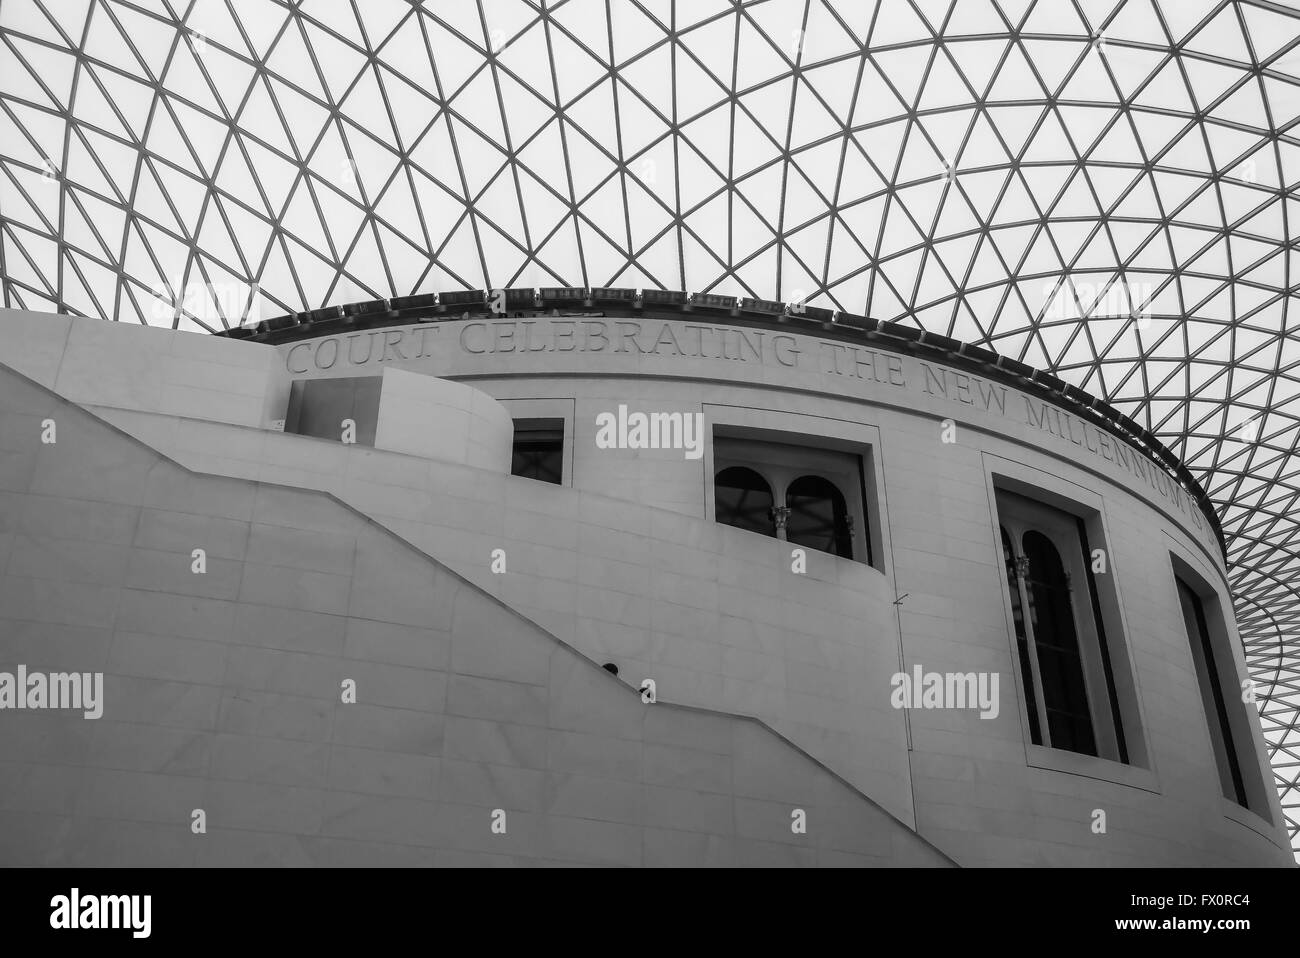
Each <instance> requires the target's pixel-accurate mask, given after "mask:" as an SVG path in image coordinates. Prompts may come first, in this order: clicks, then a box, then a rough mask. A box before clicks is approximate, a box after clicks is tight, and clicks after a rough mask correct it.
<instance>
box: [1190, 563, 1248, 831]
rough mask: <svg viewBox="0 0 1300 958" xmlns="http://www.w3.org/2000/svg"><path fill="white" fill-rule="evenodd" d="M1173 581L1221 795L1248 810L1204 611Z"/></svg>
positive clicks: (1192, 594)
mask: <svg viewBox="0 0 1300 958" xmlns="http://www.w3.org/2000/svg"><path fill="white" fill-rule="evenodd" d="M1176 581H1177V583H1178V599H1179V601H1180V602H1181V603H1182V607H1183V621H1184V622H1185V623H1186V625H1187V638H1188V641H1189V642H1191V644H1192V660H1193V662H1194V663H1195V665H1196V673H1197V674H1196V678H1197V680H1198V684H1199V685H1200V686H1201V696H1202V698H1203V699H1204V701H1205V717H1206V718H1207V719H1208V720H1209V723H1210V740H1211V742H1212V744H1213V746H1214V758H1215V761H1216V763H1217V764H1218V766H1219V781H1220V783H1221V784H1222V786H1223V795H1224V797H1225V798H1229V799H1232V800H1233V801H1235V802H1236V803H1237V804H1238V805H1241V806H1242V807H1243V808H1248V807H1249V806H1248V805H1247V802H1246V785H1245V781H1244V780H1243V779H1242V777H1241V763H1240V761H1239V760H1238V758H1237V747H1236V744H1235V742H1234V741H1233V738H1232V726H1231V725H1230V724H1229V722H1228V704H1227V701H1226V700H1225V699H1224V697H1223V686H1222V685H1221V684H1220V682H1219V670H1218V668H1217V667H1216V664H1215V661H1214V647H1213V645H1212V644H1211V642H1210V630H1209V627H1208V626H1207V625H1206V622H1205V609H1204V607H1203V606H1202V605H1201V597H1200V596H1198V595H1197V594H1196V593H1195V592H1193V591H1192V589H1191V587H1190V586H1188V585H1187V583H1186V582H1184V581H1183V580H1182V579H1177V580H1176Z"/></svg>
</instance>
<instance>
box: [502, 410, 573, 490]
mask: <svg viewBox="0 0 1300 958" xmlns="http://www.w3.org/2000/svg"><path fill="white" fill-rule="evenodd" d="M510 473H511V475H515V476H522V477H523V478H525V479H539V480H541V481H542V482H553V483H555V484H556V485H559V484H561V483H562V482H563V481H564V427H563V425H561V426H560V427H559V428H555V427H549V426H548V427H534V426H525V425H521V424H519V423H516V424H515V442H514V455H513V457H512V458H511V461H510Z"/></svg>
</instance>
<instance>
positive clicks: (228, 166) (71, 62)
mask: <svg viewBox="0 0 1300 958" xmlns="http://www.w3.org/2000/svg"><path fill="white" fill-rule="evenodd" d="M1297 17H1298V14H1297V12H1296V11H1295V10H1294V9H1292V8H1291V7H1290V6H1288V5H1286V4H1283V3H1276V2H1268V0H1159V2H1155V0H961V2H960V3H953V2H951V0H755V2H736V3H733V2H731V0H690V2H675V0H562V2H550V0H537V2H532V0H492V2H491V3H487V2H483V0H480V2H478V3H470V2H468V0H436V2H434V0H430V2H427V3H425V4H423V5H418V4H410V3H407V2H405V0H366V2H365V3H364V4H362V3H361V2H360V0H348V2H342V0H303V2H301V3H288V2H282V0H190V2H179V0H177V2H170V0H129V2H128V0H69V2H57V3H56V2H53V0H4V2H3V3H0V144H2V145H0V276H2V277H3V301H4V304H5V305H6V306H11V307H21V308H30V309H38V310H49V311H57V312H67V313H77V314H86V315H91V316H100V317H109V318H114V319H117V320H119V321H125V322H138V323H148V324H154V325H164V326H173V327H178V328H193V329H222V328H225V327H227V326H231V325H238V324H240V323H243V322H249V321H252V320H256V319H258V318H263V317H264V316H269V315H274V314H277V313H282V312H287V311H296V310H302V309H311V308H316V307H319V306H322V305H328V304H332V303H339V302H346V301H353V300H360V299H368V298H376V297H390V296H398V295H405V294H410V293H415V292H425V291H429V290H440V289H454V288H466V287H468V288H485V287H494V286H513V285H534V286H541V285H562V286H569V285H582V286H601V285H609V286H620V285H622V286H633V287H655V288H666V289H688V290H695V291H700V292H714V293H723V294H739V295H745V296H753V297H756V298H761V299H774V300H784V301H788V302H794V301H799V302H806V303H808V304H810V305H821V306H829V307H832V308H838V309H842V310H846V311H849V312H855V313H865V314H868V315H871V316H873V317H874V318H877V319H881V320H899V321H902V322H907V323H911V324H914V325H917V326H920V327H922V328H924V329H928V330H933V331H936V332H939V333H943V334H945V335H949V336H952V337H955V338H957V339H961V340H965V341H968V342H971V343H975V344H980V345H986V346H988V347H989V348H992V349H994V350H996V351H998V352H1000V353H1003V354H1006V355H1008V356H1010V357H1012V358H1015V359H1019V360H1021V361H1022V362H1025V363H1028V364H1030V365H1032V366H1036V367H1039V368H1043V369H1046V370H1050V371H1053V372H1055V373H1056V374H1057V375H1059V376H1060V377H1061V378H1062V379H1064V380H1065V381H1067V382H1070V383H1072V384H1075V385H1077V386H1079V387H1080V388H1083V389H1086V390H1088V391H1090V392H1092V393H1094V394H1096V395H1098V396H1101V397H1103V398H1104V399H1106V400H1108V401H1109V402H1111V403H1112V404H1113V405H1114V406H1115V407H1116V408H1118V409H1120V410H1121V411H1123V412H1125V413H1126V414H1128V415H1130V416H1132V417H1133V418H1134V419H1136V420H1137V421H1138V422H1139V423H1141V424H1143V425H1146V426H1147V427H1148V428H1150V429H1151V430H1152V431H1153V432H1154V433H1155V434H1156V435H1157V436H1158V437H1159V438H1160V439H1161V440H1162V441H1163V442H1165V443H1166V444H1167V445H1168V446H1169V447H1170V448H1171V449H1172V450H1173V451H1174V452H1175V453H1177V454H1180V455H1181V456H1182V457H1183V458H1184V460H1185V461H1186V462H1187V465H1188V467H1189V468H1190V469H1191V470H1192V472H1193V473H1194V474H1195V475H1196V477H1197V478H1198V480H1200V481H1201V483H1202V484H1203V486H1204V487H1205V488H1206V489H1207V490H1209V492H1210V495H1211V496H1212V498H1213V499H1214V501H1215V503H1216V506H1217V508H1218V509H1219V512H1220V515H1221V518H1222V520H1223V525H1224V528H1225V531H1226V533H1227V535H1228V540H1229V543H1228V546H1229V554H1228V558H1229V571H1230V581H1231V584H1232V588H1233V591H1234V597H1235V601H1236V606H1237V614H1238V617H1239V622H1240V629H1241V635H1242V640H1243V642H1244V644H1245V648H1246V655H1247V661H1248V664H1249V667H1250V669H1251V674H1252V675H1253V676H1254V678H1255V680H1256V681H1257V682H1258V683H1259V686H1260V689H1261V691H1262V692H1264V693H1265V695H1264V697H1265V701H1264V704H1263V707H1262V709H1261V712H1260V716H1261V720H1262V722H1263V724H1264V730H1265V736H1266V739H1267V741H1268V747H1269V750H1270V755H1271V758H1272V761H1273V764H1274V769H1275V772H1276V774H1277V779H1278V787H1279V790H1280V792H1281V794H1282V796H1283V805H1284V808H1285V810H1286V814H1287V816H1288V818H1289V823H1288V827H1289V830H1290V833H1291V835H1292V841H1293V844H1295V845H1296V846H1297V847H1298V848H1300V835H1298V834H1297V833H1298V831H1300V825H1298V824H1297V823H1298V822H1300V785H1298V784H1297V777H1298V776H1300V719H1298V718H1297V716H1298V715H1300V664H1298V663H1297V658H1298V657H1300V653H1297V645H1298V642H1297V638H1296V633H1297V628H1300V522H1298V521H1297V515H1298V514H1300V510H1297V503H1300V467H1298V466H1297V456H1296V450H1297V435H1300V332H1298V331H1297V326H1298V325H1300V323H1298V321H1297V318H1296V311H1295V309H1294V306H1293V300H1294V296H1295V286H1296V283H1295V281H1294V280H1293V276H1294V274H1295V271H1294V270H1293V269H1292V266H1293V265H1294V264H1295V257H1296V256H1297V255H1298V250H1297V246H1296V242H1295V241H1294V240H1292V238H1291V234H1292V230H1293V227H1295V226H1296V216H1297V213H1300V206H1297V203H1298V202H1300V196H1298V195H1297V192H1296V187H1297V185H1300V131H1298V128H1297V121H1298V120H1300V81H1298V78H1297V65H1298V64H1300V49H1297V48H1298V47H1300V20H1298V19H1297ZM1297 233H1298V235H1300V229H1298V230H1297Z"/></svg>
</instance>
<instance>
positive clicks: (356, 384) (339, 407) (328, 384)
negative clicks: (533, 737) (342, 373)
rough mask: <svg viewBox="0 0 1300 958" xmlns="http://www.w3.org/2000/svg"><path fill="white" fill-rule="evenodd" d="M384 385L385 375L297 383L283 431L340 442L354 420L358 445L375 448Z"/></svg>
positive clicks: (293, 388)
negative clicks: (380, 394) (381, 388)
mask: <svg viewBox="0 0 1300 958" xmlns="http://www.w3.org/2000/svg"><path fill="white" fill-rule="evenodd" d="M382 383H383V377H382V376H346V377H337V378H333V379H299V380H295V381H294V383H293V385H291V386H290V387H289V411H288V413H287V415H286V416H285V422H284V431H285V432H287V433H294V434H296V435H299V436H315V437H316V438H317V439H333V440H334V441H336V442H337V441H338V440H339V439H340V438H342V435H343V423H344V422H345V421H348V420H351V421H352V423H354V424H355V429H356V433H355V436H354V438H355V440H356V443H357V445H359V446H373V445H374V444H375V430H376V428H377V425H378V422H379V390H380V385H381V384H382Z"/></svg>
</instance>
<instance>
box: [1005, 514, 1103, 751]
mask: <svg viewBox="0 0 1300 958" xmlns="http://www.w3.org/2000/svg"><path fill="white" fill-rule="evenodd" d="M1022 546H1023V548H1024V555H1025V558H1026V559H1028V560H1029V561H1028V563H1027V566H1028V568H1027V569H1026V570H1025V575H1024V578H1025V594H1026V597H1027V599H1028V603H1029V627H1030V630H1031V631H1032V634H1033V638H1034V652H1035V653H1036V656H1037V659H1038V674H1039V678H1040V679H1041V681H1042V691H1043V705H1044V707H1045V709H1046V711H1047V728H1048V732H1049V734H1050V735H1051V738H1052V745H1053V746H1054V747H1056V748H1065V749H1069V750H1070V751H1073V752H1082V753H1084V754H1085V755H1096V754H1097V744H1096V742H1095V741H1094V738H1093V731H1092V713H1091V711H1090V709H1089V707H1088V687H1087V683H1086V681H1085V679H1084V674H1083V659H1082V657H1081V656H1080V653H1079V636H1078V633H1077V631H1076V630H1075V625H1074V609H1073V606H1072V604H1071V601H1070V582H1069V579H1067V578H1066V574H1065V566H1064V565H1063V564H1062V562H1061V554H1060V553H1059V552H1058V551H1057V550H1056V546H1054V545H1053V544H1052V541H1051V540H1050V539H1048V538H1047V536H1045V535H1043V534H1042V533H1041V532H1038V531H1036V530H1033V529H1031V530H1029V531H1028V532H1026V533H1025V535H1024V539H1023V540H1022Z"/></svg>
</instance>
